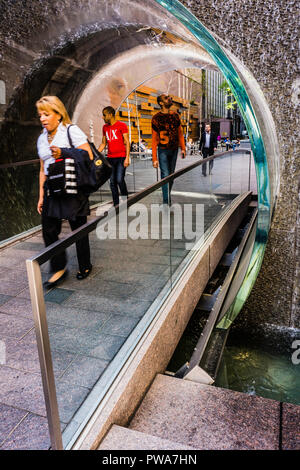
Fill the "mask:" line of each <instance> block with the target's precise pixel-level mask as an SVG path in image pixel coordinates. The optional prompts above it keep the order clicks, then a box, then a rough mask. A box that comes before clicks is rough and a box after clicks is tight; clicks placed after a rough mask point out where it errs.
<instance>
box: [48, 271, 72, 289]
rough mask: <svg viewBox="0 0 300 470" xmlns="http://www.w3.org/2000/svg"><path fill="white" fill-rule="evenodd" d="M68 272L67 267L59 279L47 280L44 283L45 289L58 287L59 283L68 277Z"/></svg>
mask: <svg viewBox="0 0 300 470" xmlns="http://www.w3.org/2000/svg"><path fill="white" fill-rule="evenodd" d="M68 273H69V271H68V270H67V269H66V270H65V272H64V273H63V274H62V275H61V276H60V277H59V278H58V279H56V281H53V282H51V281H45V282H44V283H43V286H44V288H45V289H52V287H56V286H57V285H58V284H60V283H61V281H63V280H64V279H65V278H66V277H67V275H68Z"/></svg>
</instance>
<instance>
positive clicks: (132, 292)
mask: <svg viewBox="0 0 300 470" xmlns="http://www.w3.org/2000/svg"><path fill="white" fill-rule="evenodd" d="M160 199H161V193H160V191H154V192H153V193H151V194H150V195H149V196H146V197H144V198H143V199H141V200H140V201H139V202H138V203H136V204H134V205H132V206H130V207H129V208H128V211H127V209H126V208H127V204H126V203H123V204H121V205H120V212H119V214H118V215H115V212H114V208H111V209H110V210H109V215H108V217H107V219H105V220H104V222H103V223H102V224H99V225H98V226H97V229H96V230H94V231H92V232H91V233H90V234H89V242H90V248H91V254H92V260H91V261H92V264H93V270H92V273H91V274H90V276H89V277H88V278H86V279H84V280H81V281H78V280H77V279H76V272H77V269H78V267H77V257H76V247H75V245H72V246H70V247H69V248H68V250H67V252H68V269H69V275H68V277H67V279H65V281H64V282H63V283H62V284H60V285H59V286H58V287H56V288H53V289H51V290H50V291H48V292H46V291H45V292H44V300H45V305H46V317H47V323H48V330H49V338H50V348H51V355H52V360H53V366H54V376H55V386H56V394H57V402H58V410H59V417H60V422H61V430H62V431H65V436H66V437H65V438H64V443H65V445H66V444H67V443H68V441H69V438H70V435H72V433H73V432H76V431H77V429H78V427H79V426H80V425H82V423H83V421H84V420H85V419H86V416H87V415H89V413H90V412H92V411H93V410H94V408H95V406H96V405H97V401H95V399H94V395H97V396H98V399H99V393H96V391H95V390H98V388H99V389H100V390H103V386H101V380H102V381H104V382H106V381H107V380H109V379H111V378H112V374H113V372H111V371H112V370H119V368H120V367H122V363H123V361H125V360H126V359H127V357H128V354H129V353H130V351H131V347H134V346H135V344H136V341H137V337H138V335H139V334H141V332H143V331H144V328H145V326H146V325H147V323H148V322H149V321H151V319H153V315H155V313H156V312H157V310H158V308H159V307H160V305H161V303H162V302H163V301H164V300H165V298H166V297H167V295H168V294H169V292H170V290H171V266H170V234H169V227H168V226H165V227H162V223H161V219H160V218H159V217H161V214H160V213H159V211H160V210H163V208H160V207H159V206H160V204H159V203H160ZM157 216H158V217H157ZM151 217H152V223H151ZM67 230H68V229H67V224H64V230H63V231H64V232H66V231H67ZM165 242H167V243H165ZM42 276H43V279H44V280H46V279H47V278H48V276H49V265H48V263H46V264H45V265H43V266H42ZM108 367H109V369H108ZM82 407H83V408H84V410H85V411H84V412H83V411H82ZM70 430H72V432H71V431H70Z"/></svg>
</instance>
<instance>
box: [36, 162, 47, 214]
mask: <svg viewBox="0 0 300 470" xmlns="http://www.w3.org/2000/svg"><path fill="white" fill-rule="evenodd" d="M40 163H41V164H40V174H39V186H40V195H39V200H38V204H37V211H38V213H39V214H40V215H41V213H42V210H43V200H44V183H45V181H46V175H45V172H44V162H43V160H40Z"/></svg>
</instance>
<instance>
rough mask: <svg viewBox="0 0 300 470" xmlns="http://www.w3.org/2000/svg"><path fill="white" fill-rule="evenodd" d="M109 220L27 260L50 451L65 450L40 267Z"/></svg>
mask: <svg viewBox="0 0 300 470" xmlns="http://www.w3.org/2000/svg"><path fill="white" fill-rule="evenodd" d="M245 152H246V153H249V154H251V152H250V151H249V150H245V151H243V153H245ZM229 153H238V152H237V151H227V152H222V153H220V154H218V155H213V156H211V157H208V158H205V159H202V160H199V161H197V162H195V163H193V164H192V165H189V166H187V167H185V168H182V169H181V170H178V171H177V172H175V173H173V174H172V175H169V176H167V177H166V178H164V179H162V180H160V181H159V182H157V183H154V184H153V185H151V186H149V187H148V188H146V189H144V190H142V191H140V192H139V193H136V194H134V195H133V196H131V197H129V198H128V200H127V201H128V204H127V205H126V208H127V207H128V206H131V205H133V204H135V203H136V202H138V201H139V200H140V199H143V198H144V197H145V196H147V195H148V194H150V193H152V192H153V191H155V190H156V189H157V188H160V187H161V186H163V185H164V184H166V183H168V182H169V181H172V180H174V179H175V178H178V177H179V176H181V175H183V174H184V173H187V172H188V171H191V170H193V169H194V168H196V167H198V166H200V165H202V164H203V163H205V162H207V161H210V160H213V159H217V158H220V157H222V156H224V155H228V154H229ZM115 209H116V213H118V212H119V211H120V210H122V204H121V205H119V206H116V208H115ZM107 216H108V212H105V213H104V214H102V215H101V216H98V217H96V218H94V219H93V220H92V221H90V222H87V223H86V224H84V225H82V226H81V227H79V228H78V229H77V230H75V231H74V232H71V233H70V234H69V235H67V236H66V237H65V238H64V239H62V240H58V241H57V242H55V243H53V244H52V245H50V246H49V247H47V248H45V249H44V250H43V251H42V252H41V253H39V254H38V255H36V256H33V257H32V258H30V259H27V260H26V266H27V274H28V281H29V290H30V297H31V304H32V312H33V318H34V324H35V331H36V338H37V347H38V354H39V360H40V367H41V375H42V382H43V389H44V395H45V405H46V410H47V418H48V426H49V432H50V440H51V447H52V449H54V450H62V449H63V442H62V433H61V429H60V419H59V412H58V403H57V396H56V387H55V378H54V371H53V364H52V357H51V350H50V339H49V332H48V325H47V317H46V305H45V299H44V295H43V283H42V274H41V269H40V265H41V264H43V263H44V262H46V261H48V260H49V259H50V258H51V257H52V256H53V255H56V254H58V253H60V252H61V251H63V250H64V249H66V248H67V247H69V246H70V245H72V244H73V243H75V242H76V241H78V240H79V239H81V238H82V237H84V236H86V235H87V234H88V233H89V232H91V231H92V230H93V229H94V228H95V227H96V225H97V224H98V223H99V221H101V220H103V219H104V218H106V217H107Z"/></svg>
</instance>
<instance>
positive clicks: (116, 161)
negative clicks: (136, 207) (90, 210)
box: [98, 106, 130, 206]
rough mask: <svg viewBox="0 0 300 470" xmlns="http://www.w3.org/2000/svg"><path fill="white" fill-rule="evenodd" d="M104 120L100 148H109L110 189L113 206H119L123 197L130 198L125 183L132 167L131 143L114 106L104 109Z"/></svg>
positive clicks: (124, 125)
mask: <svg viewBox="0 0 300 470" xmlns="http://www.w3.org/2000/svg"><path fill="white" fill-rule="evenodd" d="M102 113H103V120H104V122H105V124H104V126H103V130H102V142H101V144H100V146H99V148H98V150H99V152H102V151H103V150H104V149H105V147H106V146H107V148H108V152H107V158H108V160H109V163H110V164H111V166H112V173H111V177H110V188H111V192H112V197H113V204H114V206H117V205H118V204H119V202H120V198H119V190H120V194H121V196H124V197H128V191H127V186H126V182H125V172H126V168H127V167H128V166H129V165H130V142H129V135H128V127H127V125H126V124H125V123H124V122H121V121H117V120H116V112H115V109H114V108H113V107H112V106H106V108H104V109H103V111H102Z"/></svg>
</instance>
